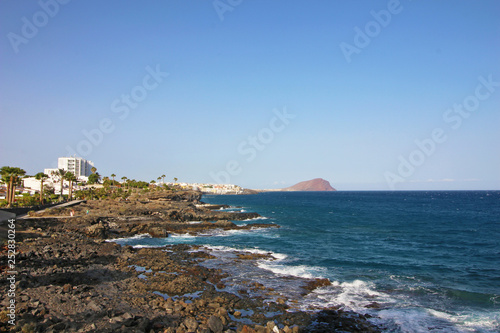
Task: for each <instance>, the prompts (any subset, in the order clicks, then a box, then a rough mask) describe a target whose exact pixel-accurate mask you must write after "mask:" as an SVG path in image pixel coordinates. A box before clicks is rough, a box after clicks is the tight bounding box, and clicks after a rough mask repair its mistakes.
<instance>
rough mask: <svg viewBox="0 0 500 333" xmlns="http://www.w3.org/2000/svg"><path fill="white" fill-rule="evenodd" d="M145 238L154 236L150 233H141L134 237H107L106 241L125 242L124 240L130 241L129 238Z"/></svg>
mask: <svg viewBox="0 0 500 333" xmlns="http://www.w3.org/2000/svg"><path fill="white" fill-rule="evenodd" d="M143 238H152V237H151V235H150V234H140V235H135V236H132V237H123V238H114V239H106V242H124V241H128V240H135V239H143Z"/></svg>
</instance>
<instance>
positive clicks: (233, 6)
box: [0, 0, 500, 190]
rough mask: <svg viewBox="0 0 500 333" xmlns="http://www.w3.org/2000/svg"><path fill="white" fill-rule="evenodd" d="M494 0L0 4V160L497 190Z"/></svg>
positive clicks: (199, 176) (139, 172) (499, 71)
mask: <svg viewBox="0 0 500 333" xmlns="http://www.w3.org/2000/svg"><path fill="white" fill-rule="evenodd" d="M499 13H500V2H499V1H496V0H484V1H468V0H467V1H465V0H453V1H451V0H442V1H431V0H413V1H411V0H400V1H397V0H390V1H372V0H370V1H368V0H357V1H347V0H345V1H340V0H339V1H330V0H317V1H305V0H302V1H298V0H273V1H269V0H251V1H250V0H214V1H212V0H203V1H202V0H191V1H186V0H166V1H140V2H139V1H123V0H122V1H118V0H110V1H95V0H89V1H76V0H73V1H69V0H40V1H19V0H2V1H0V55H1V56H0V166H4V165H8V166H17V167H21V168H23V169H25V170H26V171H27V173H28V174H35V173H37V172H40V171H43V169H44V168H53V167H57V158H58V157H61V156H70V155H74V154H76V155H77V156H80V157H83V158H86V159H89V160H91V161H93V162H94V164H95V166H96V168H97V170H98V172H99V173H100V174H101V175H103V176H109V175H111V174H112V173H114V174H116V175H117V178H118V179H119V178H121V177H123V176H126V177H128V178H129V179H138V180H139V179H140V180H146V181H149V180H156V179H157V177H159V176H161V175H163V174H165V175H166V180H172V179H173V178H174V177H176V178H178V179H179V181H185V182H203V183H231V184H237V185H240V186H243V187H246V188H256V189H268V188H269V189H270V188H281V187H287V186H291V185H293V184H295V183H298V182H300V181H304V180H309V179H313V178H324V179H326V180H328V181H330V183H331V184H332V186H333V187H335V188H337V189H338V190H500V61H499V59H500V20H499V19H498V14H499Z"/></svg>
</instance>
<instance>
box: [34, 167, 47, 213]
mask: <svg viewBox="0 0 500 333" xmlns="http://www.w3.org/2000/svg"><path fill="white" fill-rule="evenodd" d="M35 178H36V179H37V180H39V181H40V205H43V182H44V181H45V180H46V179H47V178H49V176H47V175H46V174H44V173H43V172H39V173H37V174H36V175H35Z"/></svg>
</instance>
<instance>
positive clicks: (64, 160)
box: [57, 157, 94, 178]
mask: <svg viewBox="0 0 500 333" xmlns="http://www.w3.org/2000/svg"><path fill="white" fill-rule="evenodd" d="M93 167H94V163H92V161H87V160H86V159H83V158H81V157H59V158H58V159H57V168H58V169H64V170H66V171H69V172H72V173H73V174H74V175H75V176H76V178H80V177H88V176H90V175H91V174H92V168H93Z"/></svg>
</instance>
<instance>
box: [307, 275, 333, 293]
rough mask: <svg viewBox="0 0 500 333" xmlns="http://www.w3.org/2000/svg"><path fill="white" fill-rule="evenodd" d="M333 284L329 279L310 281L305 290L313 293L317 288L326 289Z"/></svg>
mask: <svg viewBox="0 0 500 333" xmlns="http://www.w3.org/2000/svg"><path fill="white" fill-rule="evenodd" d="M331 284H332V283H331V282H330V280H328V279H319V278H318V279H314V280H313V281H310V282H308V283H307V285H305V286H304V289H306V290H309V291H312V290H314V289H316V288H320V287H326V286H330V285H331Z"/></svg>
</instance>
